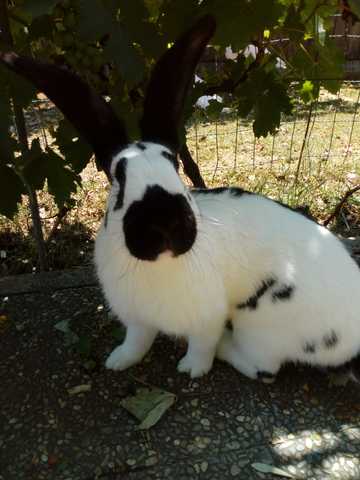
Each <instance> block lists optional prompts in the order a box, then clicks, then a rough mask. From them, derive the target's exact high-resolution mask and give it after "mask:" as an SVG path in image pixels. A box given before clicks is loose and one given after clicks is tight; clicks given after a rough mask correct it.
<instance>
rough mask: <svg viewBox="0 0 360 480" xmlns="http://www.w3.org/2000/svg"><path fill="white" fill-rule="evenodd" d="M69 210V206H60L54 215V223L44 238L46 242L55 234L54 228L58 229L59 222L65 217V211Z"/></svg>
mask: <svg viewBox="0 0 360 480" xmlns="http://www.w3.org/2000/svg"><path fill="white" fill-rule="evenodd" d="M69 211H70V208H69V207H62V208H61V209H60V210H59V211H58V213H57V214H56V215H55V216H56V220H55V222H54V225H53V227H52V229H51V232H50V233H49V235H48V238H47V240H46V243H50V242H51V240H52V239H53V238H54V236H55V234H56V230H57V229H58V227H59V225H60V223H61V222H62V221H63V220H64V218H65V217H66V215H67V213H68V212H69Z"/></svg>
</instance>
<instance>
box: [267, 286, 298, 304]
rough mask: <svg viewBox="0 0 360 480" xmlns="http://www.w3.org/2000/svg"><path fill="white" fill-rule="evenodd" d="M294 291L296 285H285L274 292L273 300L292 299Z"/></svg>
mask: <svg viewBox="0 0 360 480" xmlns="http://www.w3.org/2000/svg"><path fill="white" fill-rule="evenodd" d="M293 293H294V287H292V286H291V285H284V286H282V287H281V289H280V290H277V291H276V292H274V293H273V294H272V299H273V302H276V301H277V300H290V298H291V297H292V295H293Z"/></svg>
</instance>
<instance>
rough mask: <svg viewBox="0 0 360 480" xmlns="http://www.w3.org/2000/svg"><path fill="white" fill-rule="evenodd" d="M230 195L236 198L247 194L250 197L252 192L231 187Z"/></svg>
mask: <svg viewBox="0 0 360 480" xmlns="http://www.w3.org/2000/svg"><path fill="white" fill-rule="evenodd" d="M229 190H230V193H231V195H233V196H234V197H241V195H244V193H247V194H248V195H250V194H251V192H248V191H247V190H243V189H242V188H240V187H230V189H229Z"/></svg>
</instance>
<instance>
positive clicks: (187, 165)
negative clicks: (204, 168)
mask: <svg viewBox="0 0 360 480" xmlns="http://www.w3.org/2000/svg"><path fill="white" fill-rule="evenodd" d="M180 158H181V161H182V163H183V166H184V172H185V174H186V175H187V176H188V177H189V178H190V180H191V181H192V183H193V185H194V187H197V188H206V185H205V182H204V179H203V178H202V176H201V173H200V170H199V167H198V166H197V164H196V163H195V162H194V160H193V158H192V156H191V153H190V151H189V149H188V146H187V145H186V143H184V145H183V147H182V149H181V150H180Z"/></svg>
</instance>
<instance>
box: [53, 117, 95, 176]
mask: <svg viewBox="0 0 360 480" xmlns="http://www.w3.org/2000/svg"><path fill="white" fill-rule="evenodd" d="M55 138H56V144H57V145H58V147H59V150H60V152H61V154H62V155H63V156H64V158H65V163H66V164H68V165H70V167H71V170H73V171H74V172H75V173H78V174H79V173H81V172H82V170H83V169H84V168H85V167H86V165H87V164H88V163H89V161H90V159H91V157H92V156H93V151H92V148H91V147H90V146H89V145H88V144H87V143H86V142H85V141H84V140H83V139H82V138H80V137H79V134H78V133H77V131H76V130H75V128H74V127H73V126H72V125H71V123H70V122H69V121H68V120H66V119H63V120H61V122H60V124H59V127H58V129H57V130H56V134H55Z"/></svg>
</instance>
